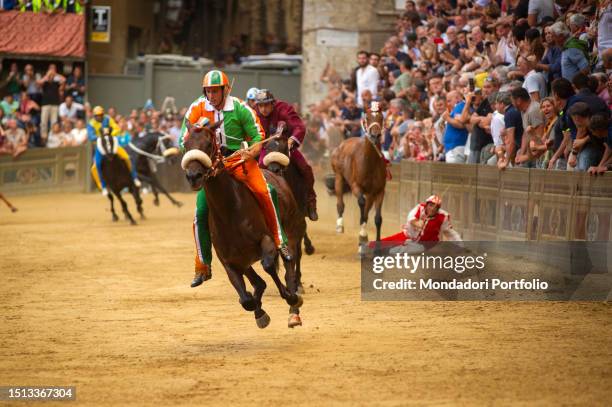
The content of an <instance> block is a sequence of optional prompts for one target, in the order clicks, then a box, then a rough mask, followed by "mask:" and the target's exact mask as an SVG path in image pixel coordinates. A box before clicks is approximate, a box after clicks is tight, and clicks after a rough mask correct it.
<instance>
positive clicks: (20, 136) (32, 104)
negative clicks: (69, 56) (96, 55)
mask: <svg viewBox="0 0 612 407" xmlns="http://www.w3.org/2000/svg"><path fill="white" fill-rule="evenodd" d="M0 78H2V79H0V94H2V95H3V98H2V101H1V102H0V154H12V155H13V156H15V157H17V156H19V155H20V154H22V153H23V152H24V151H26V150H27V149H28V148H35V147H48V148H55V147H60V146H76V145H79V144H82V143H83V142H84V141H85V140H86V137H85V138H83V136H82V132H81V131H80V129H82V128H84V127H85V125H86V123H85V120H86V118H87V115H88V111H89V110H90V106H89V105H88V104H87V103H84V97H85V92H86V89H85V78H84V75H83V68H82V67H81V66H80V65H74V67H73V68H72V71H71V72H70V73H69V74H68V75H67V76H64V75H62V74H61V73H59V72H58V69H57V65H56V64H54V63H51V64H49V65H48V67H47V70H46V71H44V72H36V71H35V70H34V65H33V64H30V63H28V64H26V65H25V66H24V67H23V71H20V70H19V65H18V63H17V62H13V63H11V64H10V68H9V70H8V72H7V73H6V75H1V76H0Z"/></svg>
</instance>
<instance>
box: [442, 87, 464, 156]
mask: <svg viewBox="0 0 612 407" xmlns="http://www.w3.org/2000/svg"><path fill="white" fill-rule="evenodd" d="M446 100H447V102H448V110H447V111H446V112H444V114H443V115H442V117H443V118H444V120H445V121H446V129H445V131H444V151H446V162H447V163H451V164H462V163H465V160H466V156H465V143H466V142H467V137H468V131H467V129H466V128H465V123H463V122H462V121H461V120H460V117H461V113H462V112H463V109H464V108H465V107H466V104H465V101H464V100H463V98H462V96H461V94H460V93H459V92H457V91H452V92H449V93H448V95H447V96H446ZM451 109H452V110H451Z"/></svg>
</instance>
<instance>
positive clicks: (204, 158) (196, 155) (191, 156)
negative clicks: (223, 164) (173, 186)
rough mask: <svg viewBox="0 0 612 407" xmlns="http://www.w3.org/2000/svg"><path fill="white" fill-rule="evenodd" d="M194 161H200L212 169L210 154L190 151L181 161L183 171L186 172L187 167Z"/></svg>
mask: <svg viewBox="0 0 612 407" xmlns="http://www.w3.org/2000/svg"><path fill="white" fill-rule="evenodd" d="M193 160H197V161H199V162H200V163H202V165H203V166H204V167H206V168H210V167H212V161H211V159H210V157H209V156H208V154H206V153H205V152H204V151H200V150H189V151H187V152H186V153H185V155H184V156H183V159H182V160H181V167H182V168H183V170H186V169H187V165H188V164H189V163H190V162H191V161H193Z"/></svg>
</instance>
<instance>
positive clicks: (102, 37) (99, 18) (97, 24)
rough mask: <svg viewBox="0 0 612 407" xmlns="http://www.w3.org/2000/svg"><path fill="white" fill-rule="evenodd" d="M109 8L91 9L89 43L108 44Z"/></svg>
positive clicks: (97, 7) (109, 27) (95, 7)
mask: <svg viewBox="0 0 612 407" xmlns="http://www.w3.org/2000/svg"><path fill="white" fill-rule="evenodd" d="M110 30H111V8H110V6H92V7H91V41H92V42H110Z"/></svg>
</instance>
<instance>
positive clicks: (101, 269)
mask: <svg viewBox="0 0 612 407" xmlns="http://www.w3.org/2000/svg"><path fill="white" fill-rule="evenodd" d="M177 197H178V198H179V199H180V200H182V201H183V202H184V203H185V206H184V207H183V208H181V209H176V208H174V207H172V206H171V205H170V204H169V203H168V202H167V201H166V200H163V201H162V205H161V206H160V207H154V206H153V205H152V197H151V196H150V195H147V196H145V198H144V199H145V211H146V214H147V216H148V219H147V220H145V221H142V222H139V225H138V226H136V227H131V226H129V225H128V224H127V223H126V222H124V221H121V222H119V223H112V222H111V219H110V213H109V211H108V209H107V201H106V200H105V199H103V198H102V197H101V196H99V195H98V194H90V195H85V194H65V195H36V196H22V197H10V199H11V200H12V201H13V203H14V204H15V205H16V206H17V207H18V208H19V212H18V213H16V214H11V213H10V212H9V211H8V210H7V209H6V208H5V207H4V206H1V205H0V243H1V245H0V270H1V276H2V284H1V286H0V287H1V288H0V320H1V327H2V329H1V330H0V345H1V346H0V386H5V385H20V386H23V385H66V386H68V385H73V386H76V388H77V403H78V404H79V405H81V404H82V405H92V406H99V405H153V404H156V405H160V406H165V405H222V406H229V405H249V406H257V405H267V406H277V405H278V406H281V405H282V406H285V405H289V406H291V405H313V406H324V405H325V406H327V405H351V406H353V405H384V406H392V405H393V406H395V405H509V404H523V405H524V404H537V405H590V406H592V405H609V404H608V403H609V401H610V397H611V396H612V390H611V389H612V335H610V334H611V332H612V331H611V326H612V307H610V305H609V304H605V303H544V302H539V303H510V302H395V303H393V302H362V301H361V300H360V274H359V262H358V261H357V258H356V255H355V252H356V240H357V231H358V228H357V227H356V225H355V223H354V222H351V221H350V220H349V217H348V216H347V228H346V233H345V234H344V235H342V236H338V235H336V234H335V232H334V219H335V216H334V213H333V212H334V211H335V203H334V202H333V201H331V200H329V199H327V198H322V199H321V202H320V207H321V215H322V216H321V217H322V219H321V220H320V221H319V222H316V223H311V224H310V226H309V227H310V234H311V236H312V237H313V241H314V244H315V246H316V253H315V254H314V255H313V256H310V257H306V258H305V259H304V262H303V264H304V265H303V268H304V281H305V287H306V290H307V292H306V294H305V297H304V299H305V302H304V306H303V308H302V317H303V321H304V325H303V326H302V327H298V328H296V329H293V330H291V329H288V328H287V312H288V307H287V305H286V304H285V303H284V302H283V301H282V300H281V299H280V297H279V296H278V293H277V291H276V290H275V289H274V287H273V284H272V283H271V281H270V279H269V278H267V277H264V278H266V280H267V281H268V282H269V284H268V290H267V292H266V295H265V297H264V307H265V309H266V310H267V312H268V314H269V315H270V316H271V318H272V322H271V324H270V326H269V327H268V328H266V329H265V330H260V329H258V328H257V327H256V325H255V321H254V319H253V316H252V313H247V312H245V311H244V310H243V309H242V307H241V306H240V305H239V304H238V297H237V294H236V293H235V291H234V290H233V288H231V286H230V284H229V282H228V281H227V277H226V276H225V272H224V271H223V270H222V269H221V267H220V266H219V264H218V263H216V262H215V263H214V265H213V270H214V277H213V279H212V280H211V281H208V282H206V283H204V284H203V285H202V286H200V287H199V288H195V289H193V288H190V287H189V282H190V281H191V278H192V270H193V255H194V247H193V242H192V236H191V222H192V215H193V211H194V205H195V195H191V194H183V195H180V194H179V195H177ZM351 205H353V207H354V203H353V202H352V200H351ZM130 206H131V207H132V208H133V203H132V202H130ZM134 212H135V211H134ZM353 213H354V212H353ZM395 228H396V225H386V227H385V229H386V230H385V232H395ZM257 269H258V270H260V266H259V265H258V266H257ZM0 403H1V402H0ZM19 405H23V404H22V403H20V404H19Z"/></svg>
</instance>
